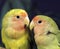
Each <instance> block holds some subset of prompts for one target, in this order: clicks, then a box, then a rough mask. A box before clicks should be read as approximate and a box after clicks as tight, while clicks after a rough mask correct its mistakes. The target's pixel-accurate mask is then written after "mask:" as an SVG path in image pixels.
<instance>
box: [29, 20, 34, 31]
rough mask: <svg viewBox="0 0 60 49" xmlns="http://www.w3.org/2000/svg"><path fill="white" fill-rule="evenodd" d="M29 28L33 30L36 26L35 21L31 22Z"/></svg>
mask: <svg viewBox="0 0 60 49" xmlns="http://www.w3.org/2000/svg"><path fill="white" fill-rule="evenodd" d="M29 28H30V30H32V29H33V28H34V22H33V21H32V22H31V23H30V26H29Z"/></svg>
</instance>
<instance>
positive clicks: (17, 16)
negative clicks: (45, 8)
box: [1, 9, 30, 49]
mask: <svg viewBox="0 0 60 49" xmlns="http://www.w3.org/2000/svg"><path fill="white" fill-rule="evenodd" d="M29 22H30V21H29V18H28V14H27V12H26V11H25V10H23V9H12V10H10V11H8V12H7V13H6V14H5V16H4V17H3V20H2V31H1V32H2V33H1V35H2V42H3V43H4V45H5V47H6V49H30V44H29V42H30V37H29V31H28V26H29Z"/></svg>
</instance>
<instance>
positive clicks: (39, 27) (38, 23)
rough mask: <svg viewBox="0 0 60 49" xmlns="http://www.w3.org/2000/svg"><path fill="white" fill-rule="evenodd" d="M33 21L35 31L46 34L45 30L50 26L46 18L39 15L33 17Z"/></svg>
mask: <svg viewBox="0 0 60 49" xmlns="http://www.w3.org/2000/svg"><path fill="white" fill-rule="evenodd" d="M33 22H34V33H35V34H36V35H41V34H45V31H46V29H47V28H48V23H47V22H46V21H45V20H44V19H42V18H40V17H37V16H36V17H35V18H34V19H33Z"/></svg>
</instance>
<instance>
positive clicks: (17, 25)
mask: <svg viewBox="0 0 60 49" xmlns="http://www.w3.org/2000/svg"><path fill="white" fill-rule="evenodd" d="M26 16H27V13H24V12H21V13H20V14H17V15H14V17H12V24H11V25H12V28H13V29H15V30H18V31H20V30H23V29H25V28H24V26H25V24H24V19H25V17H26Z"/></svg>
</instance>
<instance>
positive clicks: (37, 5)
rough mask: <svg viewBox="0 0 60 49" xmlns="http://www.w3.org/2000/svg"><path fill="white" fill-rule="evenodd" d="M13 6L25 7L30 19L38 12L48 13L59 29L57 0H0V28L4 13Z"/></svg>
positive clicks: (58, 2) (59, 16) (59, 10)
mask: <svg viewBox="0 0 60 49" xmlns="http://www.w3.org/2000/svg"><path fill="white" fill-rule="evenodd" d="M13 8H22V9H25V10H26V11H27V12H28V14H29V18H30V20H32V18H33V17H34V16H35V15H38V14H42V15H48V16H49V17H51V18H52V19H54V20H55V22H56V23H57V25H58V27H59V29H60V1H59V0H0V30H1V20H2V18H3V16H4V14H5V13H6V12H7V11H9V10H11V9H13ZM0 39H1V38H0ZM0 43H1V44H2V41H1V40H0ZM2 46H3V44H2Z"/></svg>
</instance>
